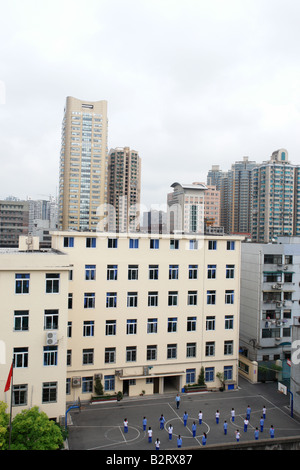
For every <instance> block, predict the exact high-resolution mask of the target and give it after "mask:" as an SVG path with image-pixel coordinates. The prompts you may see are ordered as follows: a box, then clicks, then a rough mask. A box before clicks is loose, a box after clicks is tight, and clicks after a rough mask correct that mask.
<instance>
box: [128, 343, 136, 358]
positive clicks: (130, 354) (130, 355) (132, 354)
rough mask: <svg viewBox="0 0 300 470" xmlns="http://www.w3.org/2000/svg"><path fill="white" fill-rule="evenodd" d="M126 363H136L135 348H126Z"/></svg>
mask: <svg viewBox="0 0 300 470" xmlns="http://www.w3.org/2000/svg"><path fill="white" fill-rule="evenodd" d="M126 362H136V346H127V348H126Z"/></svg>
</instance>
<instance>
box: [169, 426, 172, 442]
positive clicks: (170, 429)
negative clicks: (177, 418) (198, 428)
mask: <svg viewBox="0 0 300 470" xmlns="http://www.w3.org/2000/svg"><path fill="white" fill-rule="evenodd" d="M168 433H169V441H171V440H172V436H173V426H172V424H170V426H169V427H168Z"/></svg>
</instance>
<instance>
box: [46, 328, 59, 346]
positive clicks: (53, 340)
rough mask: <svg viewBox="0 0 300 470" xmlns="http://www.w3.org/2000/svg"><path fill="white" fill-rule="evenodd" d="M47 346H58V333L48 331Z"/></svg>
mask: <svg viewBox="0 0 300 470" xmlns="http://www.w3.org/2000/svg"><path fill="white" fill-rule="evenodd" d="M46 344H47V346H54V345H55V344H57V334H56V331H47V334H46Z"/></svg>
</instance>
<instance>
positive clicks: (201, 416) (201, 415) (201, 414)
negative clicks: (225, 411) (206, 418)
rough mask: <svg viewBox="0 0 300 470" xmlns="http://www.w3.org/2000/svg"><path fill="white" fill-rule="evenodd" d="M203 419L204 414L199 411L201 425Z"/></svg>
mask: <svg viewBox="0 0 300 470" xmlns="http://www.w3.org/2000/svg"><path fill="white" fill-rule="evenodd" d="M202 418H203V413H202V411H199V414H198V419H199V424H202Z"/></svg>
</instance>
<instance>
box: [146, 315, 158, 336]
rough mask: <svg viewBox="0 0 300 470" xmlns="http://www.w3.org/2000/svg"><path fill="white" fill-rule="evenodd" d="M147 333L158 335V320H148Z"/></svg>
mask: <svg viewBox="0 0 300 470" xmlns="http://www.w3.org/2000/svg"><path fill="white" fill-rule="evenodd" d="M147 333H157V318H148V321H147Z"/></svg>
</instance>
